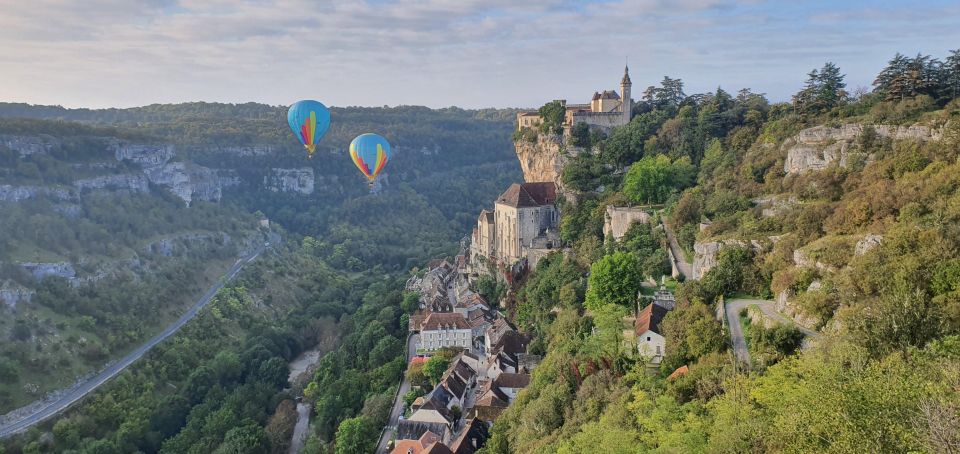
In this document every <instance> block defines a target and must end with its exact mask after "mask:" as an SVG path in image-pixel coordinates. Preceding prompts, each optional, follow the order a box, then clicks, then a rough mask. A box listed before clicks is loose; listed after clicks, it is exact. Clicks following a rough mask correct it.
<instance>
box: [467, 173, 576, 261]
mask: <svg viewBox="0 0 960 454" xmlns="http://www.w3.org/2000/svg"><path fill="white" fill-rule="evenodd" d="M556 203H557V185H556V184H555V183H553V182H543V183H514V184H512V185H510V187H509V188H508V189H507V190H506V191H504V193H503V194H500V197H497V200H496V202H495V203H494V208H493V211H492V212H491V211H486V210H484V211H482V212H481V213H480V217H479V218H478V219H477V227H476V228H475V229H474V230H473V235H472V241H471V244H470V255H471V262H472V263H480V259H479V257H484V258H485V259H487V260H490V261H492V262H494V263H499V264H503V265H512V264H514V263H515V262H517V261H519V260H521V259H525V258H527V255H528V253H529V252H530V251H531V250H535V249H551V248H553V247H556V246H558V244H555V243H558V242H559V240H558V238H557V235H556V229H557V224H558V222H559V220H560V213H559V210H558V209H557V206H556Z"/></svg>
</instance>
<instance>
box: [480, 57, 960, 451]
mask: <svg viewBox="0 0 960 454" xmlns="http://www.w3.org/2000/svg"><path fill="white" fill-rule="evenodd" d="M958 87H960V50H956V51H952V52H950V53H949V54H948V55H947V56H946V57H945V58H943V59H938V58H934V57H930V56H927V55H922V54H920V55H917V56H916V57H913V58H911V57H905V56H903V55H900V54H897V55H896V56H894V58H892V59H891V60H890V61H889V62H888V64H887V66H886V67H885V68H884V69H883V71H882V72H881V73H880V74H878V76H877V77H876V81H875V82H874V84H873V88H872V90H848V88H847V87H846V84H845V81H844V75H843V74H842V71H841V69H840V68H839V67H838V66H837V65H835V64H833V63H829V62H828V63H826V64H825V65H824V66H823V67H821V68H817V69H814V70H812V71H811V72H810V73H809V74H808V80H807V83H806V84H805V85H804V86H803V87H800V88H799V90H798V92H797V93H796V95H795V96H794V97H793V99H792V100H791V102H784V103H771V102H769V101H768V100H767V99H766V98H765V96H764V95H762V94H760V93H755V92H753V91H752V90H750V89H743V90H739V91H738V92H736V93H735V94H730V93H728V92H727V91H725V90H723V89H721V88H718V89H717V90H716V91H714V92H711V93H704V94H694V95H687V94H685V93H684V92H683V82H682V81H681V80H680V79H674V78H669V77H665V78H664V79H663V81H662V83H661V84H660V85H659V86H652V87H649V88H648V89H646V90H645V91H644V92H643V95H642V98H641V99H640V100H639V101H637V102H636V105H635V107H634V117H633V119H632V121H631V122H630V123H629V124H627V125H626V126H623V127H621V128H616V129H614V130H613V131H612V133H610V134H609V135H607V134H602V133H598V132H597V131H593V130H590V129H589V128H585V127H573V128H572V130H571V131H570V136H569V138H568V139H567V144H568V146H574V147H579V148H580V149H585V150H588V151H590V152H589V153H583V152H581V153H577V154H576V155H575V157H573V158H571V162H570V163H569V164H568V165H567V166H566V168H565V169H564V171H563V176H562V177H563V183H564V185H565V186H566V187H567V188H569V189H570V190H572V191H575V193H576V200H577V202H576V203H572V202H569V201H568V202H565V204H564V205H563V207H562V210H561V211H562V213H563V217H562V221H561V222H562V225H561V236H562V238H563V239H564V241H565V242H566V243H567V245H568V246H569V253H567V254H560V253H556V254H554V255H553V256H551V257H549V258H547V259H544V260H542V261H541V262H540V263H539V265H538V267H537V269H536V270H535V271H534V272H533V273H532V274H531V275H530V276H528V277H527V278H526V279H525V280H524V281H523V283H522V285H521V286H520V287H519V288H517V289H514V290H513V292H512V293H515V297H513V298H510V297H508V298H507V299H506V303H507V307H508V309H509V311H510V313H511V314H512V317H513V318H514V320H515V321H517V322H518V325H519V326H520V327H521V328H522V329H523V330H525V331H527V332H528V333H531V334H532V335H534V337H535V340H534V341H533V344H532V345H531V350H532V352H533V353H538V354H543V355H544V360H543V362H542V363H541V364H540V365H539V366H537V368H536V369H535V370H534V371H533V379H532V382H531V385H530V386H529V387H528V388H527V389H525V390H524V391H523V392H521V393H520V394H519V396H518V398H517V400H516V402H514V403H512V404H511V406H510V407H509V408H508V409H507V411H506V412H505V413H503V414H502V415H501V416H500V418H499V419H497V421H496V422H495V423H494V425H493V429H492V438H491V439H490V440H489V441H488V443H487V445H486V446H485V447H484V449H483V450H482V452H484V453H488V454H489V453H514V452H530V453H580V452H603V453H640V452H743V453H748V452H903V453H907V452H931V453H947V452H955V450H956V448H957V446H960V438H958V434H960V424H958V421H960V420H958V419H957V414H958V411H960V392H958V390H960V387H958V384H960V317H958V314H960V291H958V290H960V287H958V284H957V283H958V282H960V271H958V270H960V267H958V262H957V259H956V257H957V255H958V252H960V242H958V239H960V230H958V227H957V226H958V221H960V209H958V208H960V180H958V179H957V177H956V175H958V174H960V173H958V170H960V168H957V165H958V157H960V99H958V97H957V96H958ZM545 111H546V112H549V111H550V108H549V106H545V109H544V110H542V111H541V112H545ZM851 124H854V125H858V126H856V129H854V130H855V131H858V132H857V134H856V137H855V138H854V139H851V140H852V144H850V145H849V148H843V150H844V151H843V153H847V154H845V155H842V156H849V158H848V159H846V160H843V161H842V162H841V161H840V160H839V158H838V159H837V160H835V161H833V162H832V163H829V162H828V163H827V164H826V165H825V166H824V167H823V168H817V169H814V170H805V171H795V170H793V169H790V168H786V169H785V162H786V160H787V159H788V154H789V153H790V152H792V151H791V150H794V146H795V144H796V143H797V136H798V134H799V133H800V132H801V131H804V130H808V129H809V128H817V127H819V128H821V129H813V130H811V131H823V130H824V129H822V128H838V129H839V128H841V127H843V125H851ZM898 126H904V127H915V128H918V127H919V128H921V129H914V130H919V131H927V130H930V131H936V133H935V137H936V138H935V139H931V140H923V138H922V137H921V138H918V139H911V138H904V139H899V138H896V139H895V138H891V137H888V136H884V135H883V134H881V133H880V132H878V131H884V134H889V133H888V132H886V131H892V130H894V129H892V128H896V127H898ZM552 128H553V126H551V125H547V126H543V127H542V128H541V129H539V130H537V129H531V130H525V131H520V132H519V133H517V134H516V135H515V136H514V138H515V139H517V140H529V139H530V138H531V137H534V138H535V137H536V136H537V135H538V134H551V133H553V132H555V131H554V130H552ZM922 128H929V129H922ZM905 129H906V128H905ZM810 134H811V135H813V134H814V133H813V132H811V133H810ZM932 134H934V133H932ZM834 144H835V143H834V142H827V143H826V144H825V145H823V146H825V147H829V146H831V145H834ZM834 146H837V148H839V145H838V144H837V145H834ZM801 151H802V150H801ZM786 167H789V166H786ZM611 170H613V171H611ZM770 200H775V201H785V202H782V203H780V204H779V205H777V204H773V205H771V203H770V202H769V201H770ZM608 205H616V206H623V205H646V206H653V207H663V208H662V209H660V208H658V211H657V215H658V216H660V217H661V218H662V219H663V220H664V221H665V222H666V223H667V224H669V225H670V226H672V227H673V230H674V231H675V232H676V233H677V237H678V239H679V241H680V243H681V245H682V247H683V248H684V249H685V250H686V251H685V254H686V255H687V257H686V258H687V259H688V260H691V259H693V258H694V257H695V256H698V254H702V253H703V252H702V250H703V249H702V248H701V249H700V250H699V251H698V250H695V249H696V248H695V245H704V244H708V243H710V244H719V245H720V246H719V252H718V253H717V255H716V263H715V264H714V265H713V266H712V267H711V268H710V269H709V271H707V272H706V273H705V275H703V276H702V277H701V278H700V279H699V280H690V281H687V282H681V283H679V284H677V286H676V291H675V295H676V298H677V307H676V309H674V310H672V311H670V312H669V313H668V314H667V315H666V317H665V319H664V320H663V323H662V330H663V334H664V337H665V338H666V353H665V356H664V358H663V360H662V362H661V363H660V365H659V367H656V368H651V367H649V366H648V365H647V358H644V357H641V356H640V355H638V354H637V353H636V347H635V346H632V345H631V344H630V343H625V342H624V336H623V334H622V333H623V331H624V330H626V329H628V328H629V326H627V325H626V324H625V323H624V317H627V316H630V315H631V314H632V313H633V311H635V310H636V309H635V306H634V304H635V301H636V296H635V295H637V293H638V291H642V288H640V286H639V282H641V281H643V280H644V279H645V278H646V277H654V278H659V277H660V275H662V274H668V273H669V267H668V263H667V262H666V258H665V257H664V256H663V255H662V254H663V253H664V251H665V249H666V239H665V238H664V232H663V229H661V228H659V227H658V226H657V225H656V223H655V221H654V222H651V223H650V224H634V225H633V227H631V229H630V230H629V231H628V232H627V234H626V235H625V236H624V237H623V238H622V239H621V240H619V241H609V240H608V241H606V242H605V241H604V237H603V222H604V218H603V216H604V213H605V208H606V207H607V206H608ZM864 238H870V239H872V240H873V241H874V243H870V245H868V246H862V244H867V243H863V242H861V241H860V240H862V239H864ZM751 241H754V242H755V244H756V246H751V244H754V243H751ZM795 251H796V252H795ZM797 253H799V256H798V255H796V254H797ZM794 257H800V258H801V260H800V261H799V263H798V261H797V260H796V259H795V258H794ZM634 283H636V284H634ZM780 295H782V296H783V299H784V300H785V301H786V304H785V306H784V307H786V310H790V311H791V315H792V316H793V318H794V320H796V321H797V322H796V323H797V324H799V323H800V321H803V322H804V324H805V325H807V327H809V328H812V329H813V330H817V333H818V334H819V335H818V337H817V339H816V340H815V341H813V342H812V344H811V345H810V346H809V347H808V348H805V349H802V350H801V339H802V338H803V335H802V333H800V332H799V331H798V330H797V329H796V328H795V327H793V326H791V325H783V324H781V325H775V326H772V327H767V326H764V325H762V324H756V323H752V321H751V319H750V317H749V316H748V315H749V314H747V311H744V313H742V314H740V320H729V322H730V323H741V324H743V325H744V328H745V331H746V337H747V344H748V348H749V351H750V355H751V356H752V358H753V361H752V362H751V363H748V364H742V363H740V362H739V361H737V360H736V359H735V357H734V355H733V352H732V350H731V349H730V347H729V341H728V338H727V333H726V328H725V327H724V326H723V324H722V323H721V322H720V321H718V320H717V318H716V316H715V308H716V307H717V304H723V301H724V300H725V299H728V298H737V297H740V298H742V297H748V298H763V299H773V298H776V297H778V296H780ZM641 304H648V303H643V302H641ZM778 307H779V306H778ZM683 366H685V367H683Z"/></svg>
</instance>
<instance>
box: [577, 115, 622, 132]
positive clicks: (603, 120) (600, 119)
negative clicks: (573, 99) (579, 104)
mask: <svg viewBox="0 0 960 454" xmlns="http://www.w3.org/2000/svg"><path fill="white" fill-rule="evenodd" d="M623 120H624V115H623V113H622V112H578V113H575V114H573V124H577V123H586V124H587V125H589V126H591V127H597V128H602V129H603V130H604V131H606V132H609V131H610V130H611V129H613V128H616V127H618V126H623V125H624V124H625V123H624V121H623Z"/></svg>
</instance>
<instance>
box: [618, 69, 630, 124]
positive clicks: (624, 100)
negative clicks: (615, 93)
mask: <svg viewBox="0 0 960 454" xmlns="http://www.w3.org/2000/svg"><path fill="white" fill-rule="evenodd" d="M632 85H633V83H632V82H630V68H628V67H627V66H626V65H624V66H623V79H621V80H620V100H621V104H620V109H621V110H622V112H623V124H627V123H630V114H631V112H632V111H633V101H632V100H631V99H630V87H631V86H632Z"/></svg>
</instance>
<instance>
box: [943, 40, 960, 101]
mask: <svg viewBox="0 0 960 454" xmlns="http://www.w3.org/2000/svg"><path fill="white" fill-rule="evenodd" d="M943 85H944V87H943V88H944V90H943V94H944V96H946V97H947V98H949V99H954V98H956V97H958V96H960V49H954V50H951V51H950V55H948V56H947V58H946V59H945V60H944V62H943Z"/></svg>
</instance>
